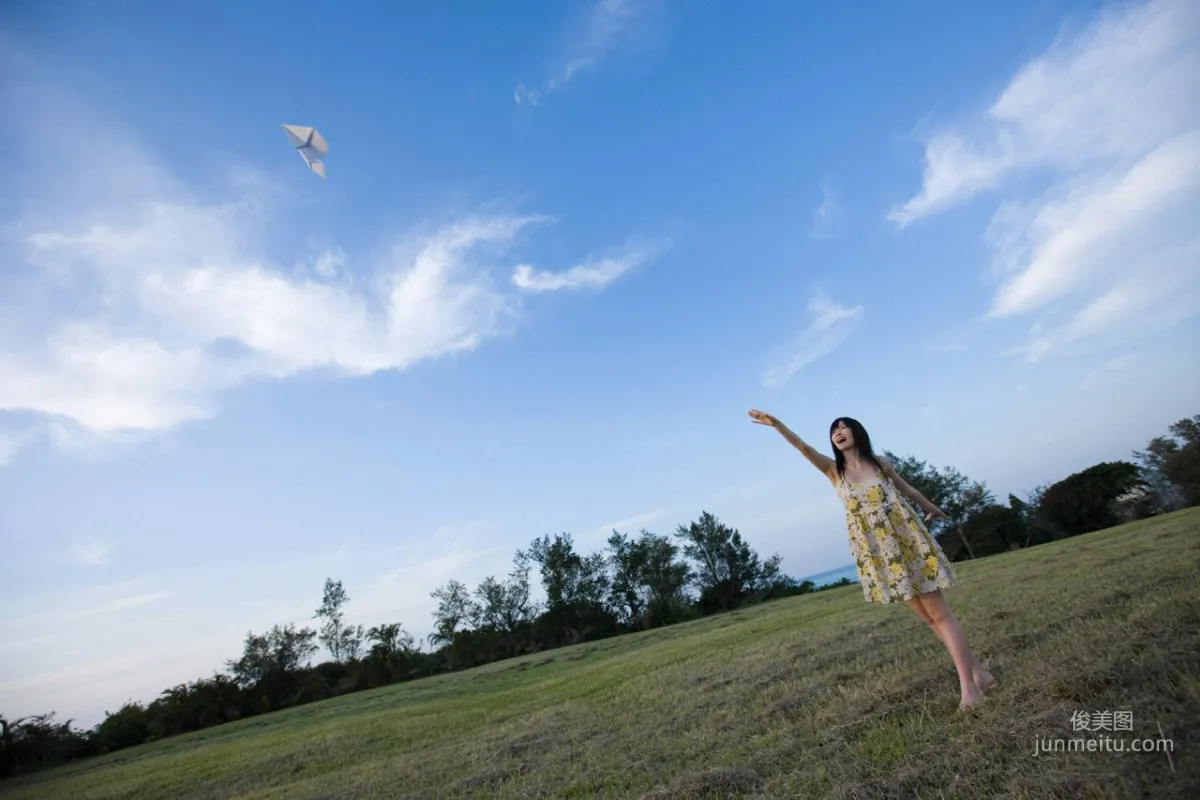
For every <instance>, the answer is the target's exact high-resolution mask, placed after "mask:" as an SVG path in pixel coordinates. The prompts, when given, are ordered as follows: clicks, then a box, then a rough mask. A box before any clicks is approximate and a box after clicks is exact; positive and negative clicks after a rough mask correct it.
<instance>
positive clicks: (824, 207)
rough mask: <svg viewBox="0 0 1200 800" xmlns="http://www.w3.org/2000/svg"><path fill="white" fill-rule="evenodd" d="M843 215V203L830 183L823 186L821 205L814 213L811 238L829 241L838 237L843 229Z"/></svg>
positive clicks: (810, 226)
mask: <svg viewBox="0 0 1200 800" xmlns="http://www.w3.org/2000/svg"><path fill="white" fill-rule="evenodd" d="M842 213H843V212H842V203H841V201H840V200H839V199H838V195H837V193H836V192H835V191H834V189H833V187H832V186H831V185H830V184H829V183H828V182H825V183H823V184H821V204H820V205H819V206H817V207H816V208H815V209H814V210H813V212H812V222H811V223H810V224H809V227H808V235H809V238H812V239H829V238H832V237H834V236H836V235H837V234H838V232H839V231H840V229H841V224H842Z"/></svg>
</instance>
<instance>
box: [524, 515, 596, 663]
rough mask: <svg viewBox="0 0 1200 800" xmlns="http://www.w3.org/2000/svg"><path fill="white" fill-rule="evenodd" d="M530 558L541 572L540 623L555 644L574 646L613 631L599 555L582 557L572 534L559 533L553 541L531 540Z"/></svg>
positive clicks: (543, 537) (548, 539) (548, 538)
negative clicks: (543, 597) (543, 606)
mask: <svg viewBox="0 0 1200 800" xmlns="http://www.w3.org/2000/svg"><path fill="white" fill-rule="evenodd" d="M529 558H530V559H532V560H533V561H534V562H535V563H536V564H537V565H538V566H539V567H540V568H541V574H542V588H543V589H545V591H546V611H545V613H544V614H543V620H544V622H545V624H548V625H549V627H550V629H551V631H552V632H553V636H554V637H555V640H557V641H560V642H563V643H570V644H574V643H576V642H580V641H583V640H584V639H587V638H589V637H590V636H592V635H594V634H606V633H610V632H613V631H614V630H615V629H616V626H617V619H616V615H615V614H613V613H612V610H611V609H610V608H609V605H608V600H609V596H610V592H609V587H610V578H609V575H608V559H606V558H605V557H604V556H603V555H602V554H600V553H593V554H591V555H588V556H581V555H579V554H578V553H576V552H575V543H574V541H573V540H572V538H571V534H569V533H560V534H555V536H554V538H553V539H551V538H550V536H549V535H545V536H542V537H541V538H538V539H534V540H533V542H532V544H531V545H530V547H529Z"/></svg>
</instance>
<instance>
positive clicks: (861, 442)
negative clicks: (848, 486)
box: [829, 417, 883, 476]
mask: <svg viewBox="0 0 1200 800" xmlns="http://www.w3.org/2000/svg"><path fill="white" fill-rule="evenodd" d="M839 422H844V423H846V427H847V428H849V429H850V433H852V434H854V448H855V449H856V450H858V455H859V457H861V458H865V459H866V460H867V461H870V462H871V463H872V464H874V465H875V466H876V467H878V468H879V471H880V472H883V465H882V464H880V463H879V459H878V458H876V457H875V451H874V450H872V449H871V437H870V435H868V434H867V429H866V428H864V427H863V426H862V423H861V422H859V421H858V420H856V419H853V418H852V417H838V418H837V419H835V420H834V421H833V422H832V423H831V424H830V426H829V441H830V443H831V444H832V443H833V431H834V430H835V429H836V428H837V426H838V423H839ZM833 460H834V461H835V462H837V471H838V475H842V476H844V475H845V474H846V455H845V453H843V452H842V451H841V450H839V449H838V448H837V447H834V448H833Z"/></svg>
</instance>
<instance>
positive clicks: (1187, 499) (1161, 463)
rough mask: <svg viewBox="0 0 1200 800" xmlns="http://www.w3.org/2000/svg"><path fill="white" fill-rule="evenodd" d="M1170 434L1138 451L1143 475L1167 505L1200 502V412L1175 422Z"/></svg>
mask: <svg viewBox="0 0 1200 800" xmlns="http://www.w3.org/2000/svg"><path fill="white" fill-rule="evenodd" d="M1167 431H1168V434H1169V435H1167V436H1157V437H1155V438H1153V439H1151V440H1150V442H1149V443H1148V444H1147V445H1146V449H1145V450H1143V451H1141V452H1139V453H1134V458H1135V459H1136V460H1137V461H1138V463H1140V464H1141V465H1142V476H1143V479H1144V480H1145V482H1146V484H1148V486H1150V487H1153V489H1154V490H1155V491H1156V493H1157V494H1158V495H1159V496H1160V499H1161V504H1162V505H1163V506H1164V507H1165V508H1168V509H1170V508H1177V507H1180V506H1195V505H1200V414H1198V415H1196V416H1194V417H1191V418H1190V419H1189V418H1184V419H1181V420H1179V421H1178V422H1176V423H1174V424H1173V425H1171V426H1170V427H1169V428H1168V429H1167Z"/></svg>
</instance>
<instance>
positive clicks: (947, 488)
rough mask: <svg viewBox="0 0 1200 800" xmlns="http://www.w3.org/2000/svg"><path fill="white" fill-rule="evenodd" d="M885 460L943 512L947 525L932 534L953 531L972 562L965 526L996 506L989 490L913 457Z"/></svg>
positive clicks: (948, 469)
mask: <svg viewBox="0 0 1200 800" xmlns="http://www.w3.org/2000/svg"><path fill="white" fill-rule="evenodd" d="M884 457H886V458H887V460H888V461H890V462H891V464H892V466H893V467H894V468H895V470H896V473H897V474H898V475H899V476H900V477H901V478H903V479H904V480H905V481H906V482H907V483H908V485H909V486H911V487H913V488H914V489H916V490H917V491H918V492H920V493H921V494H922V495H923V496H924V497H925V499H926V500H928V501H929V502H931V503H933V504H934V505H935V506H937V507H938V508H940V509H941V510H942V511H943V512H945V514H946V517H947V519H946V521H945V522H940V521H939V522H937V523H935V525H934V526H933V528H934V531H937V529H938V528H939V527H940V528H946V527H949V528H953V529H954V530H955V532H956V533H957V534H958V539H959V541H960V543H961V544H962V546H963V549H964V550H965V551H966V553H967V557H968V558H975V556H976V554H975V552H974V550H973V548H972V547H971V542H970V540H969V539H968V538H967V534H966V532H965V530H964V526H965V525H966V522H967V520H968V519H970V518H971V517H972V516H974V515H975V514H978V513H980V512H981V511H983V510H984V509H985V508H988V507H989V506H993V505H995V504H996V498H995V497H994V496H993V495H992V493H991V491H990V490H988V488H987V485H986V484H983V483H979V482H978V481H972V480H970V479H969V478H967V476H966V475H963V474H962V473H961V472H959V471H958V470H957V469H955V468H954V467H944V468H943V469H940V470H939V469H938V468H937V467H933V466H931V465H929V464H928V463H926V462H924V461H921V460H919V459H917V458H914V457H912V456H904V457H900V456H897V455H894V454H893V453H890V452H887V451H885V452H884ZM944 538H945V537H944V536H941V535H939V536H938V539H939V540H942V539H944ZM948 549H949V548H948ZM947 555H949V553H947Z"/></svg>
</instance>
